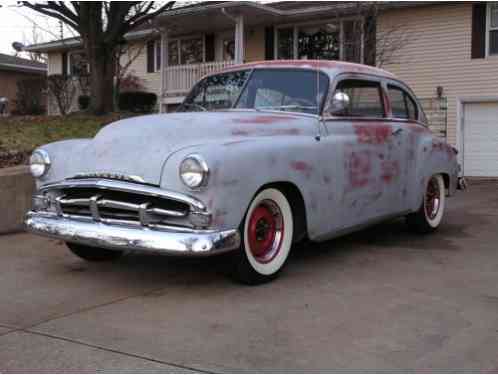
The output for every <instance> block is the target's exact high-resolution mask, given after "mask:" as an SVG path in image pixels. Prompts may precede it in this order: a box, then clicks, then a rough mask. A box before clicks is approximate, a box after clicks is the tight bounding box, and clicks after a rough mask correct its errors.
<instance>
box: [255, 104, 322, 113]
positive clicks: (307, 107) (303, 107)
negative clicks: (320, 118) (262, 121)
mask: <svg viewBox="0 0 498 375" xmlns="http://www.w3.org/2000/svg"><path fill="white" fill-rule="evenodd" d="M255 109H256V110H277V111H279V110H284V111H285V110H292V109H297V110H303V111H313V110H316V109H317V106H316V105H298V104H291V105H275V106H264V107H256V108H255Z"/></svg>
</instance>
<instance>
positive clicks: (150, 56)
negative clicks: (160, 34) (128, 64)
mask: <svg viewBox="0 0 498 375" xmlns="http://www.w3.org/2000/svg"><path fill="white" fill-rule="evenodd" d="M154 44H155V43H154V41H153V40H149V41H148V42H147V73H154V63H155V61H154V48H155V47H154Z"/></svg>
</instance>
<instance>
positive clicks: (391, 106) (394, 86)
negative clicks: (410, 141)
mask: <svg viewBox="0 0 498 375" xmlns="http://www.w3.org/2000/svg"><path fill="white" fill-rule="evenodd" d="M390 87H392V88H393V89H394V90H399V91H401V92H402V93H403V102H404V103H405V109H406V110H407V116H410V111H409V110H408V105H407V98H406V97H407V96H408V100H410V101H411V102H412V104H413V106H414V107H415V111H416V112H415V118H414V119H413V118H410V117H407V118H404V117H395V116H394V115H393V103H392V100H391V97H390V96H389V88H390ZM386 96H387V97H386V99H387V100H388V101H389V108H390V109H391V116H390V118H392V119H394V120H400V121H403V120H404V121H407V120H409V121H418V120H419V118H420V109H419V104H418V102H417V101H416V100H415V99H414V98H413V96H412V95H411V94H410V93H409V92H408V90H406V89H405V88H404V87H403V86H401V85H398V84H394V83H392V82H386Z"/></svg>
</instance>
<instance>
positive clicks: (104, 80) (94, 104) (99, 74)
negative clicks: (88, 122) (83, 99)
mask: <svg viewBox="0 0 498 375" xmlns="http://www.w3.org/2000/svg"><path fill="white" fill-rule="evenodd" d="M89 49H90V50H91V52H90V53H88V52H87V53H88V56H89V60H90V80H91V85H90V97H91V99H90V103H91V104H90V105H91V110H92V112H93V113H94V114H96V115H103V114H106V113H109V112H112V111H113V109H114V75H115V63H114V52H113V49H112V48H109V47H107V46H106V45H105V44H103V43H102V44H101V45H99V46H95V47H93V48H89Z"/></svg>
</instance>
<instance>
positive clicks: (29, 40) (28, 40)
mask: <svg viewBox="0 0 498 375" xmlns="http://www.w3.org/2000/svg"><path fill="white" fill-rule="evenodd" d="M43 42H44V40H43V37H42V34H41V33H40V28H39V27H38V26H37V25H36V24H35V23H33V24H32V26H31V33H30V35H29V36H27V35H26V33H24V32H23V39H22V44H23V45H24V46H26V45H30V44H38V43H43ZM22 53H24V54H25V55H26V56H27V58H29V59H30V60H32V61H37V62H41V63H44V64H46V63H47V55H46V54H44V53H39V52H22V51H17V52H16V54H15V56H19V55H20V54H22ZM19 57H22V56H19Z"/></svg>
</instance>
